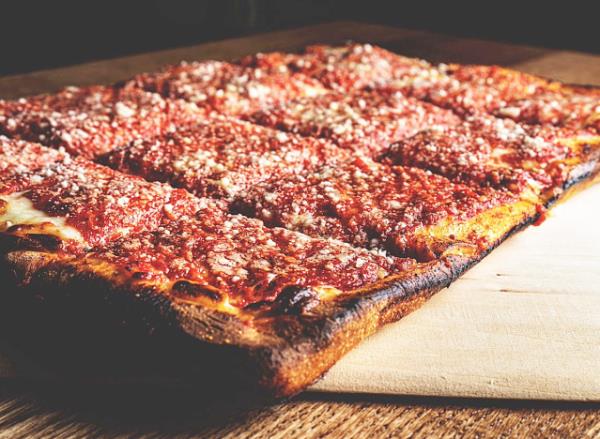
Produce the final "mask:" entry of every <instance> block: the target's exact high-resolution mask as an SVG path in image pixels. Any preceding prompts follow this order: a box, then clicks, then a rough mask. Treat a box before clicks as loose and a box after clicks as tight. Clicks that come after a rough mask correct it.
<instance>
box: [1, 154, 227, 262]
mask: <svg viewBox="0 0 600 439" xmlns="http://www.w3.org/2000/svg"><path fill="white" fill-rule="evenodd" d="M3 143H4V144H5V147H3V149H2V153H3V154H7V153H8V154H10V153H11V152H12V151H11V149H15V148H16V147H22V146H23V145H22V144H20V143H16V142H12V145H11V142H3ZM7 143H8V147H6V144H7ZM42 148H44V147H41V146H36V145H31V146H25V148H24V152H25V153H27V152H30V151H31V150H36V149H42ZM40 152H41V153H44V151H43V150H42V151H40ZM47 156H51V157H52V156H53V158H54V159H55V161H54V163H48V164H46V165H44V166H43V167H40V166H39V163H38V162H37V161H36V160H30V161H28V162H26V161H25V160H24V159H22V160H21V163H19V166H18V167H12V172H10V175H3V176H2V178H0V225H1V226H0V231H1V232H2V242H3V245H2V248H3V249H6V248H7V247H11V246H16V247H17V248H34V249H35V248H42V249H47V250H52V251H66V252H69V253H73V254H75V253H81V252H85V251H86V250H88V249H90V248H93V247H95V246H99V245H104V244H106V243H107V242H109V241H111V240H114V239H117V238H118V237H121V236H125V235H127V234H130V233H134V232H138V231H141V230H146V229H149V228H154V227H156V226H157V225H158V224H160V222H161V221H162V220H163V219H164V218H168V217H181V216H190V215H193V214H194V213H195V212H196V210H197V209H198V202H199V201H198V199H196V198H194V197H193V196H191V195H190V194H189V193H187V192H186V191H183V190H181V189H173V188H171V187H169V186H166V185H161V184H153V183H148V182H146V181H144V180H142V179H140V178H137V177H132V176H128V175H124V174H120V173H117V172H115V171H113V170H112V169H110V168H107V167H104V166H100V165H96V164H93V163H91V162H88V161H86V160H83V159H80V158H71V157H70V156H68V155H66V156H63V157H56V155H55V154H51V153H50V150H48V152H47ZM0 157H1V158H2V161H4V160H5V158H4V155H3V156H0ZM21 157H26V156H24V155H21ZM6 160H7V161H8V162H9V163H10V161H11V159H10V158H9V157H8V158H7V159H6ZM215 203H216V201H215Z"/></svg>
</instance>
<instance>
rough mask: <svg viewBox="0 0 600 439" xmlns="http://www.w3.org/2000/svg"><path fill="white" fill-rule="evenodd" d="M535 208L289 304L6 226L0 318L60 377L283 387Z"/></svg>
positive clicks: (430, 289)
mask: <svg viewBox="0 0 600 439" xmlns="http://www.w3.org/2000/svg"><path fill="white" fill-rule="evenodd" d="M588 92H589V93H597V90H596V89H590V90H589V91H588ZM599 170H600V165H599V161H598V157H594V158H589V160H588V161H587V162H586V163H583V164H580V165H577V166H576V167H574V168H573V169H572V170H571V172H570V175H569V179H568V181H567V183H566V184H565V185H564V187H563V189H562V191H558V192H556V191H553V192H552V193H548V194H545V195H544V197H543V199H544V202H545V204H546V206H547V207H549V206H550V205H552V204H553V203H554V202H556V201H557V200H558V199H559V198H561V197H565V196H566V195H568V194H569V193H571V192H572V191H573V190H576V189H578V188H581V187H584V186H585V184H587V183H589V182H591V181H593V180H594V179H596V176H597V175H598V171H599ZM539 216H540V211H539V210H538V209H536V208H535V204H533V203H532V204H531V205H530V206H529V208H523V209H522V210H519V212H518V215H514V216H511V221H509V222H508V223H504V224H502V226H501V227H502V229H501V230H498V233H497V234H496V235H495V236H494V239H492V240H490V241H488V246H487V247H486V248H485V249H479V250H478V251H476V252H461V249H460V248H458V249H455V248H448V249H447V250H446V253H445V256H443V257H442V258H440V259H438V260H435V261H432V262H430V263H427V264H423V265H422V266H421V267H422V269H420V271H413V272H409V273H406V274H403V275H398V276H394V277H390V278H388V279H385V280H384V281H382V282H380V283H377V284H373V285H371V286H369V287H368V288H365V289H362V290H357V291H353V292H351V293H349V294H341V295H339V296H336V297H334V298H332V299H331V300H327V301H322V302H321V303H320V304H319V305H318V306H317V307H315V308H311V309H309V310H306V311H304V310H302V309H300V310H297V311H296V312H277V311H276V310H271V311H266V312H265V311H263V310H251V309H249V310H242V311H240V312H239V313H238V314H234V313H230V312H226V311H225V310H221V309H218V308H215V307H209V306H207V307H204V306H198V305H194V304H190V303H186V302H184V301H177V300H174V299H173V298H172V296H169V295H166V294H164V291H162V290H161V286H156V285H142V284H136V285H132V284H131V283H128V282H127V281H126V279H123V278H122V277H121V276H120V274H119V270H118V269H117V268H116V267H112V266H110V265H108V264H106V263H104V262H101V261H90V260H85V259H77V258H72V257H65V256H60V255H58V254H56V253H52V252H51V251H48V250H47V249H45V248H44V247H45V244H44V240H43V239H42V240H41V241H40V240H39V236H38V237H37V238H36V239H32V238H30V237H27V236H8V235H6V236H1V239H0V285H2V294H1V295H0V301H1V302H2V303H1V304H0V312H1V311H4V312H2V315H1V316H0V317H1V320H2V323H3V324H4V325H6V327H7V328H8V329H9V332H10V334H11V335H12V336H13V337H14V339H15V340H17V341H19V340H20V341H23V342H24V344H23V346H25V344H32V345H36V346H37V347H38V348H41V350H40V352H42V353H45V354H46V355H42V356H45V360H49V362H50V364H51V366H54V367H55V368H56V370H57V371H58V372H59V373H60V374H61V375H63V376H71V377H72V376H77V375H80V376H82V377H86V378H89V377H90V376H97V377H99V378H101V379H103V378H105V377H107V376H108V377H113V378H114V377H131V378H135V379H139V378H140V377H141V376H154V377H161V378H168V377H172V378H173V379H174V380H179V379H184V380H185V379H187V380H188V381H186V382H188V383H189V382H190V381H189V379H190V378H193V379H194V380H198V381H199V382H201V383H202V384H203V385H206V384H211V383H212V385H213V386H216V387H218V388H228V387H231V386H233V387H235V386H238V385H243V386H246V387H247V388H251V389H255V390H259V391H260V392H261V393H262V394H265V395H268V396H274V397H284V396H290V395H293V394H295V393H297V392H299V391H301V390H303V389H304V388H306V387H307V386H308V385H310V384H311V383H312V382H314V381H315V380H316V379H318V378H319V377H320V376H322V375H323V374H324V373H325V372H326V371H327V370H328V369H329V368H330V367H331V366H332V365H333V364H334V363H335V362H336V361H337V360H338V359H339V358H340V357H341V356H342V355H344V354H345V353H346V352H348V351H349V350H351V349H352V348H353V347H355V346H356V345H357V344H358V343H360V342H361V341H362V340H363V339H365V338H366V337H368V336H369V335H371V334H373V333H374V332H375V331H376V330H377V329H378V328H379V327H381V326H382V325H384V324H386V323H389V322H393V321H396V320H398V319H400V318H402V317H403V316H405V315H406V314H408V313H410V312H412V311H413V310H414V309H416V308H418V307H419V306H420V305H421V304H423V303H424V302H425V301H426V300H427V298H429V297H430V296H431V295H433V294H434V293H436V292H437V291H439V290H441V289H442V288H445V287H447V286H448V285H450V283H451V282H453V281H454V280H455V279H456V278H458V277H459V276H460V275H461V274H462V273H463V272H464V271H466V270H468V269H469V268H470V267H471V266H473V265H474V264H476V263H477V262H479V261H480V260H481V259H482V258H483V257H485V255H486V254H487V253H489V252H490V251H491V250H493V248H495V247H496V246H497V245H499V244H500V243H501V242H502V241H503V240H504V239H506V238H507V237H508V236H510V235H511V234H512V233H515V232H516V231H518V230H520V229H522V228H524V227H526V226H527V225H529V224H531V223H532V222H534V221H536V220H538V219H539ZM24 249H26V250H24ZM38 358H41V357H38Z"/></svg>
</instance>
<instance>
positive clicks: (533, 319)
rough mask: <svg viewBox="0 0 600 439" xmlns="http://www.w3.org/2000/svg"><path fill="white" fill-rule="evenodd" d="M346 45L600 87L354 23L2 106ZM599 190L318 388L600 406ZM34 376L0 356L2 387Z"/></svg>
mask: <svg viewBox="0 0 600 439" xmlns="http://www.w3.org/2000/svg"><path fill="white" fill-rule="evenodd" d="M347 39H354V40H358V41H370V42H373V43H377V44H382V45H384V46H386V47H389V48H391V49H393V50H396V51H398V52H399V53H405V54H408V55H413V56H421V57H424V58H428V59H431V60H432V61H456V62H463V63H499V64H503V65H508V66H512V67H514V68H517V69H521V70H524V71H528V72H531V73H535V74H539V75H544V76H548V77H553V78H556V79H561V80H564V81H568V82H579V83H596V84H599V83H600V58H599V57H597V56H592V55H584V54H578V53H574V52H565V51H551V50H547V49H539V48H530V47H517V46H510V45H505V44H499V43H491V42H484V41H477V40H466V39H459V38H448V37H443V36H439V35H435V34H429V33H423V32H419V31H412V30H402V29H394V28H389V27H384V26H374V25H365V24H356V23H337V24H335V25H319V26H313V27H310V28H305V29H298V30H292V31H284V32H276V33H271V34H267V35H258V36H253V37H249V38H244V39H236V40H229V41H223V42H218V43H209V44H204V45H199V46H194V47H189V48H183V49H175V50H169V51H163V52H156V53H151V54H144V55H137V56H132V57H127V58H120V59H117V60H108V61H99V62H95V63H90V64H86V65H81V66H74V67H68V68H64V69H58V70H52V71H44V72H36V73H33V74H27V75H19V76H13V77H8V78H0V98H1V97H6V98H10V97H17V96H22V95H27V94H32V93H38V92H43V91H50V90H53V89H56V88H58V87H60V86H64V85H67V84H92V83H102V82H111V81H115V80H119V79H123V78H125V77H128V76H130V75H132V74H134V73H138V72H140V71H144V70H151V69H155V68H157V67H158V66H160V65H162V64H164V63H168V62H177V61H179V60H181V59H203V58H219V59H228V58H235V57H239V56H241V55H244V54H247V53H252V52H256V51H259V50H294V49H297V48H299V47H301V46H303V45H306V44H311V43H317V42H322V43H339V42H341V41H344V40H347ZM597 218H600V184H599V185H597V186H595V187H592V188H590V189H588V190H586V191H584V192H581V193H579V194H577V195H575V196H574V197H573V198H572V199H570V200H568V201H567V202H566V203H565V204H562V205H559V206H557V207H556V208H555V209H554V210H553V211H552V213H551V215H550V217H549V218H548V219H547V220H546V221H545V222H544V223H543V224H542V225H541V226H539V227H530V228H528V229H527V230H525V231H524V232H522V233H519V234H518V235H516V236H514V237H513V238H511V239H510V240H508V241H507V242H506V243H504V244H502V245H501V246H500V248H498V249H497V250H495V251H494V252H493V253H492V254H491V255H489V256H488V257H487V258H486V259H485V260H484V261H483V262H481V263H480V264H479V265H478V266H476V267H475V268H473V269H472V270H471V271H469V272H468V273H466V274H465V275H464V276H463V277H462V278H461V279H459V280H458V281H457V282H456V283H455V284H454V285H452V286H451V287H450V288H449V289H447V290H444V291H442V292H440V293H438V294H437V295H436V296H434V297H433V298H432V299H431V300H430V301H429V302H428V303H427V304H426V305H425V306H423V307H422V308H421V309H419V310H418V311H416V312H414V313H413V314H411V315H409V316H408V317H406V318H405V319H403V320H402V321H400V322H398V323H395V324H392V325H388V326H387V327H385V328H383V330H381V331H380V332H378V333H377V334H376V335H374V336H373V337H371V338H370V339H368V340H366V341H365V342H364V343H362V344H361V345H360V346H359V347H357V348H356V349H355V350H353V351H352V352H350V353H349V354H348V355H346V356H345V357H344V358H342V359H341V360H340V361H339V363H338V364H336V365H335V366H334V367H333V368H332V369H331V370H330V372H329V373H328V374H327V375H326V376H325V377H324V378H323V379H322V380H321V381H320V382H318V383H317V384H316V385H314V386H313V387H312V389H313V390H317V391H325V392H369V393H388V394H414V395H440V396H473V397H494V398H539V399H564V400H600V227H598V224H599V223H598V219H597ZM35 373H37V372H36V371H35V367H34V368H32V367H31V365H26V364H24V363H23V362H22V361H20V360H19V359H17V358H15V357H14V356H10V355H6V354H4V355H3V354H2V345H1V343H0V377H1V376H4V377H12V376H19V375H20V376H24V375H31V374H35Z"/></svg>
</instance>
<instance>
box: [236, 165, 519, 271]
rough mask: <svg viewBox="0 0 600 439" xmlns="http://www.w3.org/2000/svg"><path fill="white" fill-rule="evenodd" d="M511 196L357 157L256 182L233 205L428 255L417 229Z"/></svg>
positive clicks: (319, 232) (307, 228)
mask: <svg viewBox="0 0 600 439" xmlns="http://www.w3.org/2000/svg"><path fill="white" fill-rule="evenodd" d="M513 200H514V198H513V197H512V196H510V195H509V194H508V193H505V192H502V191H495V190H491V189H487V188H473V187H468V186H465V185H461V184H457V183H452V182H450V181H449V180H447V179H446V178H444V177H441V176H437V175H433V174H431V173H430V172H428V171H424V170H421V169H417V168H407V167H388V166H385V165H382V164H379V163H376V162H373V161H372V160H370V159H368V158H357V159H355V160H354V161H352V162H349V163H346V164H343V165H337V166H324V167H322V168H320V169H319V170H317V171H316V172H313V173H309V174H305V175H296V176H291V177H288V178H285V179H282V180H280V181H276V182H272V183H267V184H261V185H257V186H255V187H254V188H252V189H251V190H250V191H249V192H248V194H247V195H246V196H244V197H240V198H239V199H238V200H236V201H235V202H234V204H233V208H234V210H235V211H238V212H241V213H244V214H247V215H250V216H254V217H257V218H260V219H262V220H263V221H264V222H265V223H266V224H268V225H270V226H280V227H285V228H287V229H290V230H297V231H300V232H303V233H306V234H308V235H310V236H318V237H328V238H335V239H338V240H340V241H344V242H348V243H350V244H352V245H356V246H359V247H364V248H372V249H377V248H379V249H387V250H389V251H391V252H392V253H393V254H396V255H401V256H406V255H408V256H411V257H417V258H419V259H421V258H423V259H428V258H429V256H423V255H421V254H420V248H421V247H422V244H423V243H422V242H421V241H420V239H421V237H423V238H425V239H427V238H428V232H426V231H424V230H423V228H425V227H427V226H435V225H438V224H442V223H443V222H444V221H447V220H452V221H463V220H467V219H469V218H471V217H473V216H475V215H476V214H478V213H480V212H482V211H485V210H486V209H489V208H491V207H494V206H497V205H500V204H502V203H507V202H511V201H513ZM422 232H423V233H422ZM434 238H436V237H434ZM437 238H440V239H450V240H451V239H452V237H450V236H443V237H437Z"/></svg>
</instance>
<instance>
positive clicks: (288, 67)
mask: <svg viewBox="0 0 600 439" xmlns="http://www.w3.org/2000/svg"><path fill="white" fill-rule="evenodd" d="M240 64H241V65H244V66H250V67H259V68H261V69H264V70H267V71H271V72H301V73H303V74H305V75H307V76H310V77H312V78H315V79H317V80H319V81H320V82H321V83H322V84H323V85H325V86H326V87H328V88H332V89H334V90H338V91H340V92H348V91H354V90H360V89H364V88H377V87H382V86H385V85H387V84H389V82H390V81H393V80H401V79H404V78H417V77H420V76H423V75H425V74H426V73H427V72H429V71H431V70H432V69H433V68H432V66H431V65H430V64H429V63H427V62H426V61H423V60H419V59H415V58H408V57H405V56H401V55H397V54H395V53H392V52H389V51H387V50H385V49H382V48H380V47H377V46H372V45H370V44H348V45H346V46H341V47H331V46H324V45H315V46H309V47H307V48H306V50H305V52H304V53H302V54H297V55H296V54H287V53H281V52H272V53H266V54H261V53H259V54H257V55H251V56H248V57H245V58H243V59H242V60H241V61H240Z"/></svg>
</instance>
